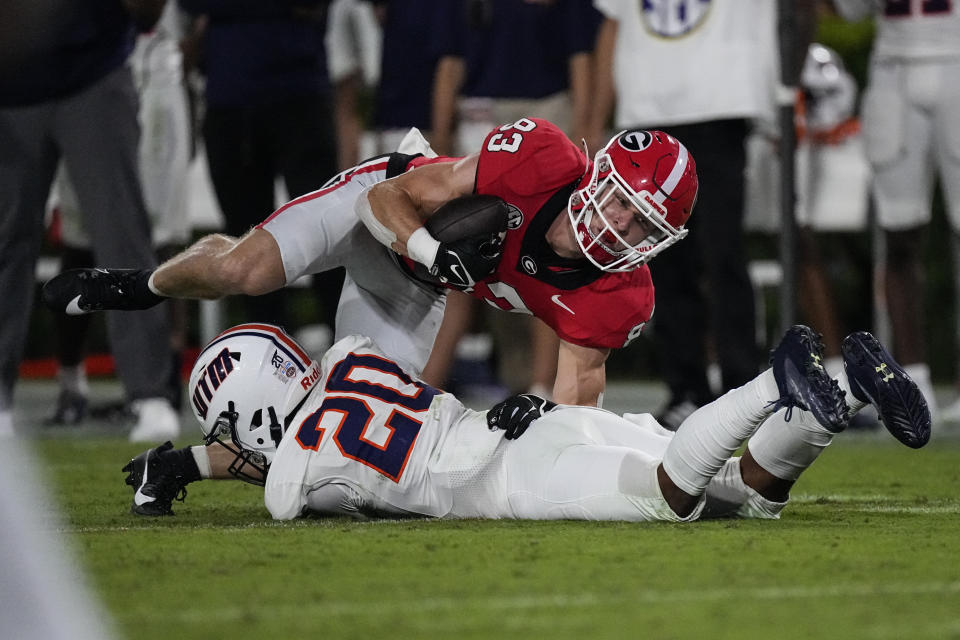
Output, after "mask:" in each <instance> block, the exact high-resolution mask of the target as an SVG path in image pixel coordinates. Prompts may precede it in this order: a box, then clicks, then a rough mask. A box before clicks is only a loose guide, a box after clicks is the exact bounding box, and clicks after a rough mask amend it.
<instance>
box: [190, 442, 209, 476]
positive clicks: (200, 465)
mask: <svg viewBox="0 0 960 640" xmlns="http://www.w3.org/2000/svg"><path fill="white" fill-rule="evenodd" d="M190 453H192V454H193V460H194V462H196V463H197V469H199V470H200V477H201V478H210V477H211V475H212V472H211V470H210V455H209V454H208V453H207V448H206V447H204V446H196V447H190Z"/></svg>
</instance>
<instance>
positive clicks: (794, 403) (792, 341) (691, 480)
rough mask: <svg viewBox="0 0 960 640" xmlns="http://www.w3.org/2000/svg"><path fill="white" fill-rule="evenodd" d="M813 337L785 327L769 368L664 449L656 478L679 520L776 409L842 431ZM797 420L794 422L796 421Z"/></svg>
mask: <svg viewBox="0 0 960 640" xmlns="http://www.w3.org/2000/svg"><path fill="white" fill-rule="evenodd" d="M822 351H823V347H822V345H821V343H820V340H819V336H817V334H815V333H814V332H813V331H812V330H810V329H809V328H808V327H804V326H801V325H798V326H795V327H793V328H791V329H790V330H789V331H788V332H787V333H786V335H785V336H784V337H783V339H782V340H781V341H780V344H779V345H778V346H777V348H776V349H774V351H773V353H772V354H771V364H772V367H771V368H770V369H768V370H767V371H764V372H763V373H761V374H760V375H759V376H757V377H756V378H754V379H753V380H752V381H750V382H748V383H747V384H745V385H744V386H742V387H739V388H737V389H734V390H732V391H729V392H727V393H726V394H724V395H723V396H721V397H720V398H718V399H717V400H715V401H714V402H712V403H710V404H708V405H706V406H704V407H701V408H700V409H698V410H697V411H695V412H694V413H693V414H691V416H690V417H689V418H687V420H685V421H684V423H683V424H682V425H681V428H680V429H678V430H677V434H676V436H675V437H674V438H673V440H672V441H671V443H670V446H669V447H667V450H666V452H665V454H664V456H663V462H662V464H661V465H660V467H658V469H657V477H658V481H659V484H660V488H661V490H662V491H663V496H664V498H665V499H666V500H667V503H668V504H670V506H671V507H672V508H673V509H674V511H676V512H677V513H678V514H679V515H680V516H685V515H688V514H689V513H691V512H693V510H694V509H695V508H697V506H698V504H699V503H700V502H701V500H702V498H701V497H702V495H703V493H704V491H705V489H706V488H707V486H708V485H709V484H710V482H711V481H712V479H713V478H714V477H715V476H716V475H717V474H718V473H719V472H720V471H721V469H723V468H724V465H726V464H727V461H728V460H729V459H730V457H731V456H732V455H733V453H734V452H735V451H736V450H737V449H738V448H739V447H740V446H741V445H742V444H743V443H744V442H745V441H746V440H747V439H748V438H750V436H752V435H753V434H754V432H755V431H756V430H757V429H758V428H759V427H760V425H761V424H762V423H763V422H764V421H765V420H766V419H767V418H769V417H770V416H771V415H772V414H773V413H774V412H775V411H776V410H777V409H779V408H783V407H785V408H786V409H787V410H786V412H783V419H784V420H785V421H786V420H791V419H797V420H799V419H803V418H802V416H801V415H800V414H801V412H800V411H794V409H795V408H800V409H809V411H810V415H811V418H812V419H814V420H816V421H817V422H818V423H819V424H821V425H823V426H824V428H826V429H828V430H830V431H833V432H837V431H842V430H843V429H844V428H845V427H846V423H847V407H846V404H845V403H844V401H843V396H842V394H841V392H840V389H839V387H838V385H837V383H836V381H834V380H832V379H831V378H830V377H829V375H828V374H827V373H826V370H825V369H824V368H823V366H822V365H821V363H820V362H821V360H822ZM798 416H799V417H798Z"/></svg>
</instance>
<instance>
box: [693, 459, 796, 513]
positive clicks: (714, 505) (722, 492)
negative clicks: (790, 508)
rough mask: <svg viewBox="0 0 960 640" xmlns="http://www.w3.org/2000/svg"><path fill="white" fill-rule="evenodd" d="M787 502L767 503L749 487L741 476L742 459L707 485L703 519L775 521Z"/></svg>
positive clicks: (718, 474) (729, 466)
mask: <svg viewBox="0 0 960 640" xmlns="http://www.w3.org/2000/svg"><path fill="white" fill-rule="evenodd" d="M785 506H787V503H786V502H774V501H773V500H768V499H766V498H764V497H763V496H761V495H760V494H759V493H757V492H756V491H755V490H754V489H752V488H750V487H748V486H747V485H746V483H744V481H743V476H742V475H741V474H740V458H732V459H731V460H729V461H727V462H726V463H725V464H724V465H723V468H722V469H720V472H719V473H717V475H716V476H714V478H713V480H711V481H710V484H709V485H708V486H707V505H706V508H705V509H704V511H703V517H705V518H710V517H714V518H717V517H729V516H733V515H736V516H739V517H741V518H762V519H768V520H775V519H777V518H779V517H780V512H781V511H783V508H784V507H785Z"/></svg>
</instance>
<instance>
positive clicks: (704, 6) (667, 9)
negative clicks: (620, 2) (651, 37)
mask: <svg viewBox="0 0 960 640" xmlns="http://www.w3.org/2000/svg"><path fill="white" fill-rule="evenodd" d="M638 1H639V2H640V11H641V14H642V16H643V24H644V26H645V27H646V29H647V31H649V32H650V33H653V34H655V35H657V36H660V37H661V38H677V37H680V36H685V35H686V34H688V33H690V32H691V31H693V30H694V29H696V28H697V27H699V26H700V25H701V24H703V23H704V22H705V20H706V17H707V14H708V13H709V12H710V6H711V0H638Z"/></svg>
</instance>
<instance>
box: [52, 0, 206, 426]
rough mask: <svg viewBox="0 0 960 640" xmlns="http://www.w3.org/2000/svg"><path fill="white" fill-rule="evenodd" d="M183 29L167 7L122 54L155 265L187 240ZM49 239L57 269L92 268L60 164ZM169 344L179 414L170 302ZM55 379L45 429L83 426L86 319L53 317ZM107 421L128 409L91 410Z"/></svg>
mask: <svg viewBox="0 0 960 640" xmlns="http://www.w3.org/2000/svg"><path fill="white" fill-rule="evenodd" d="M182 34H183V30H182V26H181V16H180V13H179V10H178V8H177V3H176V2H167V4H166V7H165V8H164V10H163V14H162V16H161V18H160V21H159V22H158V23H157V25H156V26H155V27H154V28H153V29H152V30H151V31H149V32H145V33H141V34H139V35H138V36H137V42H136V46H135V47H134V50H133V54H132V55H131V56H130V66H131V68H132V70H133V77H134V84H135V85H136V87H137V92H138V94H139V97H140V109H139V119H140V126H141V129H142V132H141V136H140V147H139V164H140V176H141V185H142V189H143V196H144V200H145V203H146V207H147V213H148V214H149V216H150V222H151V230H152V237H153V243H154V246H155V247H156V252H157V259H158V260H160V261H163V260H166V259H167V258H170V257H172V256H173V255H174V254H176V253H178V252H179V251H180V250H181V249H182V248H183V247H184V246H185V245H186V244H187V242H188V241H189V240H190V221H189V220H188V219H187V209H186V192H187V168H188V164H189V160H190V149H191V142H190V119H189V118H190V116H189V109H188V105H187V93H186V87H185V86H184V82H183V56H182V55H181V52H180V39H181V37H182ZM51 201H52V210H53V212H54V213H53V220H52V225H53V229H54V235H55V236H56V238H55V240H56V241H59V244H60V245H61V252H60V255H61V266H60V268H61V270H67V269H78V268H83V267H92V266H94V265H95V264H96V262H95V260H94V256H93V252H92V251H91V249H90V239H89V234H88V233H87V232H86V229H85V228H84V226H83V215H82V212H81V210H80V203H79V201H78V199H77V195H76V189H74V187H73V185H72V183H71V181H70V177H69V175H68V172H67V169H66V166H65V165H64V163H61V166H60V170H59V171H58V173H57V177H56V180H55V182H54V189H53V195H52V196H51ZM165 306H166V308H167V310H168V312H169V313H170V323H171V342H170V357H171V360H172V365H171V368H170V374H171V377H170V380H169V381H168V384H169V389H168V395H169V397H170V398H171V400H172V401H173V405H174V407H175V408H177V409H179V407H180V402H181V396H182V388H181V386H182V385H181V380H180V369H181V367H182V357H181V354H182V351H183V349H184V348H185V346H186V335H185V334H186V322H187V319H186V312H187V305H186V303H185V301H183V300H170V301H169V302H168V303H167V304H166V305H165ZM54 322H55V326H56V348H57V381H58V383H59V386H60V391H59V394H58V397H57V405H56V408H55V409H54V412H53V414H52V416H51V417H50V419H49V420H48V424H54V425H71V424H76V423H78V422H80V421H81V420H83V419H84V418H85V417H86V415H87V411H88V399H89V385H88V383H87V374H86V370H85V368H84V357H85V356H86V353H87V344H88V340H87V338H88V336H89V331H90V324H91V322H92V317H91V316H89V315H82V316H68V315H64V314H55V316H54ZM94 413H95V414H100V415H101V416H103V417H107V418H110V419H113V420H117V419H121V420H122V419H125V418H126V416H127V414H128V413H129V407H127V406H125V404H124V403H123V402H121V403H120V405H119V406H117V405H108V406H106V407H98V408H94Z"/></svg>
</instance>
